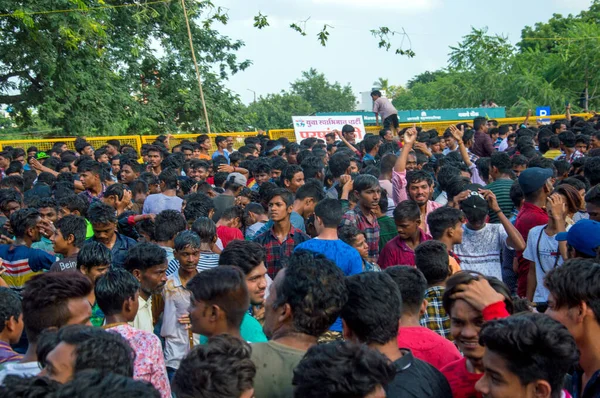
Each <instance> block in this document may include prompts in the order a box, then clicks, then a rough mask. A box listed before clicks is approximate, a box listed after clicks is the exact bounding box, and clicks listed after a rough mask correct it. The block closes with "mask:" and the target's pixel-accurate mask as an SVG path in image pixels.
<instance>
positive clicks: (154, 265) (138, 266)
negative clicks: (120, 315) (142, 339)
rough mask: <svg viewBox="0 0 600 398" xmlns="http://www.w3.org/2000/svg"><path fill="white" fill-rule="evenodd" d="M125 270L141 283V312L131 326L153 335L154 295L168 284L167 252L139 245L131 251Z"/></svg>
mask: <svg viewBox="0 0 600 398" xmlns="http://www.w3.org/2000/svg"><path fill="white" fill-rule="evenodd" d="M123 268H125V269H126V270H127V271H129V272H130V273H132V274H133V276H135V278H136V279H137V280H138V281H139V282H140V294H139V297H138V305H139V310H138V313H137V315H136V317H135V319H134V320H133V322H130V323H129V324H130V325H131V326H133V327H134V328H136V329H139V330H143V331H146V332H149V333H152V332H153V331H154V317H153V314H152V295H153V294H158V293H160V292H161V291H162V288H163V287H164V286H165V283H166V282H167V256H166V254H165V251H164V250H163V249H162V248H161V247H159V246H157V245H155V244H152V243H146V242H144V243H139V244H137V245H136V246H134V247H132V248H131V249H129V253H127V257H126V258H125V263H124V264H123Z"/></svg>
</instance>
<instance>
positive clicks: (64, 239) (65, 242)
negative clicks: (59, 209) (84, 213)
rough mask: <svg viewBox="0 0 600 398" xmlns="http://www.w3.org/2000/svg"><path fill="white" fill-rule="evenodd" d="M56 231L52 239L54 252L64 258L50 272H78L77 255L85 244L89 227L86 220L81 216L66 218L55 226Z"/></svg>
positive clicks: (53, 265) (55, 263)
mask: <svg viewBox="0 0 600 398" xmlns="http://www.w3.org/2000/svg"><path fill="white" fill-rule="evenodd" d="M54 226H55V227H56V229H55V230H54V234H52V236H51V237H50V240H51V241H52V244H53V250H54V252H55V253H56V254H61V255H62V256H63V258H61V259H60V260H57V261H56V262H54V264H52V266H51V267H50V271H76V270H77V254H78V253H79V249H81V246H83V244H84V242H85V235H86V230H87V225H86V224H85V219H84V218H83V217H79V216H66V217H63V218H61V219H60V220H58V221H57V222H56V224H55V225H54Z"/></svg>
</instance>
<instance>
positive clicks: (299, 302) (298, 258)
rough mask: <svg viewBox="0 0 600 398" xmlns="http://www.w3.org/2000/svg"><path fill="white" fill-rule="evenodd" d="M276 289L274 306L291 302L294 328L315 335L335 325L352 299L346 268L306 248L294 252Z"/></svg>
mask: <svg viewBox="0 0 600 398" xmlns="http://www.w3.org/2000/svg"><path fill="white" fill-rule="evenodd" d="M275 289H276V292H277V298H276V300H275V302H274V303H273V307H274V308H279V307H280V306H282V305H284V304H289V305H290V307H291V309H292V313H293V316H294V328H295V329H296V330H297V331H298V332H300V333H305V334H308V335H311V336H315V337H317V336H320V335H321V334H323V333H325V331H326V330H327V329H328V328H329V327H330V326H331V325H332V324H333V322H334V321H335V319H336V318H337V317H338V316H339V314H340V312H341V310H342V307H343V306H344V304H345V303H346V300H347V299H348V289H347V288H346V284H345V282H344V274H343V272H342V270H341V269H340V268H339V267H338V266H337V265H335V263H334V262H332V261H331V260H329V259H327V258H326V257H325V256H324V255H322V254H316V253H313V252H309V251H306V250H297V251H295V252H294V253H293V254H292V256H291V257H290V259H289V263H288V266H287V268H286V269H285V277H284V278H283V280H282V281H279V282H278V283H277V284H276V286H275Z"/></svg>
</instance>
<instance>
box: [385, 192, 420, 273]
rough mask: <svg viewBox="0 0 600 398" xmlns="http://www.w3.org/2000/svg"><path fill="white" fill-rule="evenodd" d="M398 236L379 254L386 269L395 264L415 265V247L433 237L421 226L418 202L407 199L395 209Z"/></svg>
mask: <svg viewBox="0 0 600 398" xmlns="http://www.w3.org/2000/svg"><path fill="white" fill-rule="evenodd" d="M394 222H395V223H396V229H397V231H398V236H396V237H395V238H394V239H392V240H391V241H389V242H388V243H387V244H386V245H385V247H384V248H383V250H382V251H381V254H380V256H379V263H378V264H379V266H380V267H381V269H386V268H388V267H392V266H395V265H409V266H413V267H414V266H415V251H414V250H415V248H416V247H417V246H419V244H421V243H423V242H425V241H428V240H430V239H431V236H429V235H427V234H425V233H424V232H423V230H422V229H421V228H419V226H420V225H421V210H420V209H419V206H418V205H417V203H416V202H413V201H412V200H405V201H404V202H400V203H399V204H398V206H396V208H395V209H394Z"/></svg>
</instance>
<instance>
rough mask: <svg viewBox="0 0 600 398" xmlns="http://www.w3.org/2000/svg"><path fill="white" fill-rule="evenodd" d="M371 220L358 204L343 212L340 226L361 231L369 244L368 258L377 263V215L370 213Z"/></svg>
mask: <svg viewBox="0 0 600 398" xmlns="http://www.w3.org/2000/svg"><path fill="white" fill-rule="evenodd" d="M371 217H372V218H373V222H371V221H369V219H368V218H367V216H365V214H364V213H363V212H362V210H361V209H360V206H359V205H356V206H355V207H354V210H349V211H347V212H346V214H344V217H343V218H342V222H341V224H340V226H341V227H345V226H349V225H351V226H353V227H356V228H358V229H360V230H361V231H363V232H364V233H365V235H366V237H367V239H366V240H367V245H368V246H369V259H370V260H371V261H372V262H374V263H377V260H378V258H379V223H378V222H377V217H375V216H374V215H373V214H371Z"/></svg>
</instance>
